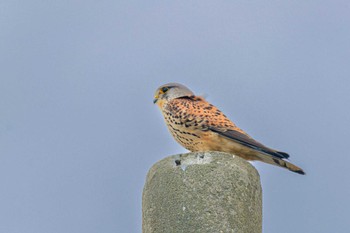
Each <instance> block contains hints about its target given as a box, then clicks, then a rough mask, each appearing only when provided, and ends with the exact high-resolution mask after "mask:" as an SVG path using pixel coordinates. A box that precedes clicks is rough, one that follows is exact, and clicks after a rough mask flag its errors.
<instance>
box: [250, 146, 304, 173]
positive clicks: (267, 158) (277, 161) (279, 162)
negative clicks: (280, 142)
mask: <svg viewBox="0 0 350 233" xmlns="http://www.w3.org/2000/svg"><path fill="white" fill-rule="evenodd" d="M281 153H283V152H281ZM256 156H257V160H259V161H262V162H265V163H268V164H272V165H275V166H279V167H283V168H286V169H288V170H289V171H292V172H295V173H298V174H301V175H305V172H304V171H303V169H301V168H300V167H298V166H296V165H294V164H292V163H290V162H288V161H286V160H284V159H281V158H277V157H273V156H271V155H268V154H265V153H259V154H256Z"/></svg>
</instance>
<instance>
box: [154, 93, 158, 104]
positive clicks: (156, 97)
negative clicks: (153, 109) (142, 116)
mask: <svg viewBox="0 0 350 233" xmlns="http://www.w3.org/2000/svg"><path fill="white" fill-rule="evenodd" d="M158 99H159V95H155V96H154V99H153V103H154V104H155V103H157V101H158Z"/></svg>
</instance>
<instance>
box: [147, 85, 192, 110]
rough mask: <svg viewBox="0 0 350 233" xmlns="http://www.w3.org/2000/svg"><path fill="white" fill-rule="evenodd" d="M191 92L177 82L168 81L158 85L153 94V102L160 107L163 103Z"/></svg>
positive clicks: (189, 94)
mask: <svg viewBox="0 0 350 233" xmlns="http://www.w3.org/2000/svg"><path fill="white" fill-rule="evenodd" d="M193 95H194V94H193V92H192V91H191V90H190V89H188V88H187V87H185V86H184V85H182V84H179V83H168V84H164V85H162V86H160V87H158V89H157V91H156V93H155V94H154V100H153V103H156V104H157V105H158V106H159V107H162V106H163V104H164V103H166V102H168V101H170V100H173V99H176V98H181V97H186V96H188V97H190V96H193Z"/></svg>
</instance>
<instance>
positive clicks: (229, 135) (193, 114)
mask: <svg viewBox="0 0 350 233" xmlns="http://www.w3.org/2000/svg"><path fill="white" fill-rule="evenodd" d="M154 103H156V104H157V105H158V106H159V108H160V109H161V111H162V114H163V116H164V119H165V123H166V125H167V126H168V129H169V131H170V133H171V134H172V136H173V137H174V138H175V140H176V141H177V142H178V143H180V144H181V145H182V146H183V147H185V148H186V149H188V150H190V151H223V152H228V153H232V154H235V155H237V156H240V157H242V158H244V159H246V160H259V161H262V162H265V163H269V164H273V165H276V166H279V167H283V168H287V169H289V170H290V171H293V172H296V173H299V174H305V173H304V171H303V170H302V169H301V168H299V167H297V166H295V165H294V164H292V163H290V162H288V161H286V159H288V157H289V155H288V154H287V153H285V152H280V151H277V150H274V149H271V148H268V147H266V146H264V145H263V144H261V143H259V142H257V141H256V140H254V139H253V138H252V137H250V136H249V135H248V134H247V133H245V132H244V131H243V130H241V129H240V128H238V127H237V126H236V125H235V124H234V123H233V122H232V121H230V120H229V119H228V118H227V117H226V116H225V115H224V114H223V113H222V112H221V111H220V110H219V109H218V108H216V107H215V106H214V105H212V104H210V103H208V102H207V101H206V100H205V99H204V98H202V97H198V96H195V95H194V93H193V92H192V91H191V90H189V89H188V88H187V87H185V86H183V85H181V84H177V83H169V84H165V85H163V86H161V87H159V88H158V89H157V91H156V94H155V99H154Z"/></svg>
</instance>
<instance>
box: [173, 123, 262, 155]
mask: <svg viewBox="0 0 350 233" xmlns="http://www.w3.org/2000/svg"><path fill="white" fill-rule="evenodd" d="M169 130H170V133H171V134H172V136H173V137H174V139H175V140H176V141H177V142H178V143H179V144H180V145H182V146H183V147H185V148H186V149H187V150H189V151H193V152H195V151H222V152H227V153H231V154H235V155H237V156H240V157H242V158H244V159H246V160H256V156H255V153H256V152H255V151H254V150H252V149H251V148H248V147H246V146H244V145H241V144H239V143H237V142H235V141H233V140H230V139H226V138H223V137H220V136H219V135H218V134H217V133H214V132H211V131H202V130H191V129H187V128H184V129H182V128H174V127H169Z"/></svg>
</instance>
